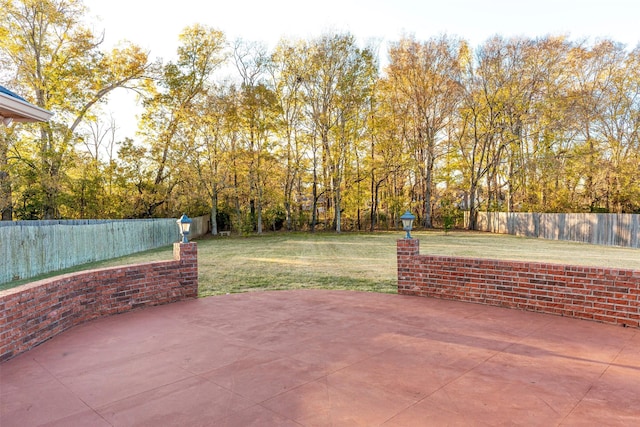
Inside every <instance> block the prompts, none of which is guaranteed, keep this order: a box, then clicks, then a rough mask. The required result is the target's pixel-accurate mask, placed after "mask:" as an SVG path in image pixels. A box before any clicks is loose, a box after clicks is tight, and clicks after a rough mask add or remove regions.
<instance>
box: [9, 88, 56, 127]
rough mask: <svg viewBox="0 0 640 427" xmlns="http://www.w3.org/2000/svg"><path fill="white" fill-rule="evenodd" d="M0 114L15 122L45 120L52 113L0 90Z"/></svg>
mask: <svg viewBox="0 0 640 427" xmlns="http://www.w3.org/2000/svg"><path fill="white" fill-rule="evenodd" d="M0 116H2V117H5V118H11V119H13V120H14V121H16V122H46V121H48V120H49V119H50V118H51V117H52V116H53V113H52V112H51V111H48V110H45V109H43V108H40V107H37V106H35V105H33V104H30V103H28V102H25V101H22V100H20V99H17V98H14V97H13V96H9V95H7V94H5V93H2V92H0Z"/></svg>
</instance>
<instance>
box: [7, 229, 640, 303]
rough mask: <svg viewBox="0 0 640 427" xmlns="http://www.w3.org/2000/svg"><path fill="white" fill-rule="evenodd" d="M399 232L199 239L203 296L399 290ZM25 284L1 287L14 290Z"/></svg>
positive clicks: (461, 241) (482, 243)
mask: <svg viewBox="0 0 640 427" xmlns="http://www.w3.org/2000/svg"><path fill="white" fill-rule="evenodd" d="M400 237H402V233H400V232H395V233H375V234H368V233H362V234H361V233H343V234H333V233H316V234H309V233H275V234H266V235H263V236H254V237H247V238H245V237H230V238H229V237H226V238H204V239H200V240H198V269H199V282H200V296H207V295H217V294H225V293H233V292H245V291H253V290H276V289H300V288H323V289H350V290H359V291H374V292H395V291H396V279H397V277H396V241H397V239H398V238H400ZM413 237H414V238H418V239H420V252H421V253H423V254H437V255H454V256H469V257H485V258H497V259H513V260H526V261H540V262H555V263H563V264H578V265H592V266H603V267H619V268H630V269H637V270H640V250H639V249H630V248H629V249H627V248H619V247H607V246H595V245H589V244H583V243H574V242H562V241H552V240H541V239H527V238H523V237H515V236H509V235H499V234H489V233H480V232H464V231H454V232H450V233H448V234H445V233H443V232H441V231H433V232H415V233H413ZM171 258H172V249H171V248H170V247H165V248H160V249H155V250H153V251H147V252H143V253H139V254H134V255H130V256H127V257H123V258H118V259H114V260H109V261H102V262H98V263H92V264H88V265H84V266H78V267H76V268H74V269H69V270H65V272H70V271H78V270H81V269H88V268H101V267H107V266H115V265H122V264H132V263H139V262H148V261H156V260H157V261H160V260H167V259H171ZM59 273H60V272H58V273H54V274H59ZM54 274H50V275H49V276H53V275H54ZM40 278H43V277H42V276H40V277H38V279H40ZM33 280H35V279H31V281H33ZM26 282H28V281H21V282H19V283H16V282H11V283H8V284H5V285H2V286H4V287H5V288H8V287H13V286H16V285H18V284H22V283H26ZM1 288H2V287H1V286H0V289H1Z"/></svg>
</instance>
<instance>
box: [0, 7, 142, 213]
mask: <svg viewBox="0 0 640 427" xmlns="http://www.w3.org/2000/svg"><path fill="white" fill-rule="evenodd" d="M84 13H85V9H84V7H83V6H82V3H81V2H80V1H77V0H21V1H15V0H2V1H0V34H2V40H3V42H2V44H1V45H0V56H1V57H2V63H5V64H6V63H8V64H10V65H11V68H10V69H11V72H12V73H13V75H14V77H13V79H12V82H13V85H12V86H13V87H15V88H16V90H18V91H20V93H22V94H24V96H25V97H27V98H28V99H29V100H30V101H32V102H33V103H34V104H35V105H37V106H38V107H41V108H44V109H47V110H50V111H52V112H53V113H54V114H55V115H54V117H53V118H52V119H51V120H50V121H49V122H48V123H43V124H41V125H40V126H39V127H38V128H34V127H30V128H29V129H27V128H25V129H24V132H23V134H22V135H21V138H20V141H19V142H17V143H16V144H15V146H14V147H13V150H12V155H11V157H12V158H15V159H16V161H18V162H21V163H22V164H23V165H25V167H26V168H28V169H30V170H31V172H32V173H30V174H28V179H26V180H24V181H23V182H22V183H20V185H21V187H22V188H23V189H26V188H31V189H34V190H35V193H36V194H38V195H39V196H38V197H39V200H38V201H37V204H38V205H39V207H38V211H39V213H38V216H39V217H42V218H57V217H59V216H60V215H61V211H60V205H61V203H62V200H63V198H64V197H63V195H64V193H65V192H69V191H73V190H70V189H69V188H66V187H65V186H66V185H67V184H68V182H67V180H68V177H67V172H68V171H69V170H70V168H71V167H72V165H73V161H74V160H75V155H74V151H75V147H76V144H77V143H78V134H77V131H78V127H79V126H80V125H81V124H82V123H83V122H85V121H86V120H87V119H88V118H89V117H90V116H91V114H92V113H95V111H96V108H97V107H98V106H99V104H100V103H101V102H104V101H105V100H106V98H107V96H108V95H109V94H110V93H111V92H112V91H113V90H115V89H117V88H138V87H139V85H141V84H142V82H144V81H145V78H146V77H147V75H148V71H149V69H150V67H151V65H150V63H149V61H148V58H147V53H146V52H144V51H142V50H141V49H140V48H138V47H137V46H134V45H121V46H119V47H116V48H115V49H113V50H112V51H111V52H104V51H102V50H100V45H101V42H102V40H101V38H99V37H96V35H94V34H93V32H92V31H91V30H89V29H88V28H86V27H85V26H84V24H83V20H84ZM33 129H38V131H37V132H35V133H33V134H30V133H31V130H33ZM23 177H25V178H27V175H23ZM27 193H28V192H23V195H22V196H21V197H29V196H28V194H27ZM34 202H35V201H34ZM75 214H76V213H75V212H73V210H70V211H69V215H75Z"/></svg>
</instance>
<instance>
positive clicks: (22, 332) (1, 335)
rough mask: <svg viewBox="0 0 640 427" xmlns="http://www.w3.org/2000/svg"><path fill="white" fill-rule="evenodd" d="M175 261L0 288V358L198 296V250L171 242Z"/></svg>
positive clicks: (63, 276) (87, 272)
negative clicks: (75, 329) (116, 317)
mask: <svg viewBox="0 0 640 427" xmlns="http://www.w3.org/2000/svg"><path fill="white" fill-rule="evenodd" d="M173 255H174V261H164V262H152V263H146V264H135V265H127V266H122V267H113V268H104V269H98V270H90V271H84V272H79V273H72V274H65V275H61V276H56V277H52V278H49V279H44V280H40V281H37V282H33V283H29V284H27V285H23V286H19V287H16V288H13V289H8V290H5V291H0V362H1V361H4V360H7V359H10V358H12V357H14V356H16V355H18V354H20V353H22V352H24V351H26V350H29V349H30V348H33V347H34V346H36V345H38V344H40V343H42V342H44V341H46V340H48V339H49V338H51V337H53V336H55V335H57V334H59V333H61V332H63V331H65V330H67V329H69V328H71V327H72V326H75V325H78V324H80V323H83V322H86V321H88V320H91V319H95V318H97V317H101V316H108V315H111V314H116V313H122V312H125V311H129V310H132V309H134V308H138V307H147V306H152V305H159V304H167V303H170V302H176V301H180V300H183V299H186V298H196V297H197V296H198V248H197V244H196V243H195V242H190V243H186V244H184V243H175V244H174V246H173Z"/></svg>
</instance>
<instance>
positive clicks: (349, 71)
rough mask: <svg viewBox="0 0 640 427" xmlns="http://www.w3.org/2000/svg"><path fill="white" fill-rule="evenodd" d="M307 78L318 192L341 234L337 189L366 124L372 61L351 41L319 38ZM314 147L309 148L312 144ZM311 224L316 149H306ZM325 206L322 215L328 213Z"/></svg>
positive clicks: (345, 37)
mask: <svg viewBox="0 0 640 427" xmlns="http://www.w3.org/2000/svg"><path fill="white" fill-rule="evenodd" d="M308 50H309V53H310V55H309V57H308V58H307V60H308V63H307V66H306V69H307V72H306V73H305V75H304V76H303V87H304V91H305V99H306V105H307V110H306V114H307V117H308V118H309V122H310V123H311V126H312V131H311V139H312V141H314V142H315V141H318V142H319V144H320V148H321V150H322V152H321V155H322V166H323V178H324V179H323V187H324V189H325V191H328V193H329V194H330V195H331V198H327V201H329V200H331V201H332V204H333V209H332V210H333V228H334V229H335V231H336V232H340V231H341V213H342V186H343V180H344V172H345V171H344V168H345V166H346V164H347V160H348V156H347V155H348V153H349V149H350V144H352V143H353V142H354V139H355V138H358V137H359V135H360V134H361V133H362V130H363V126H364V124H365V123H366V119H363V117H362V114H363V109H362V108H361V106H363V105H366V102H367V100H368V98H369V97H370V96H371V94H372V88H373V83H374V79H372V76H373V75H374V73H373V72H372V70H375V69H376V64H375V55H374V54H373V52H372V50H371V49H360V48H358V47H357V46H356V43H355V38H354V37H353V36H352V35H333V36H329V35H325V36H322V37H320V38H319V39H317V40H314V41H313V42H312V44H311V46H309V49H308ZM314 146H315V144H314ZM312 151H313V166H314V182H313V196H312V199H313V208H312V209H313V219H312V224H311V228H312V230H313V229H314V227H315V215H316V210H317V202H318V198H319V195H318V191H317V187H318V181H317V173H316V171H317V160H318V157H317V149H314V148H313V147H312ZM329 208H330V205H329V203H327V211H329V210H330V209H329Z"/></svg>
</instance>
